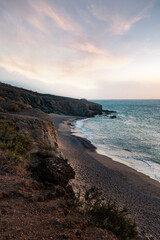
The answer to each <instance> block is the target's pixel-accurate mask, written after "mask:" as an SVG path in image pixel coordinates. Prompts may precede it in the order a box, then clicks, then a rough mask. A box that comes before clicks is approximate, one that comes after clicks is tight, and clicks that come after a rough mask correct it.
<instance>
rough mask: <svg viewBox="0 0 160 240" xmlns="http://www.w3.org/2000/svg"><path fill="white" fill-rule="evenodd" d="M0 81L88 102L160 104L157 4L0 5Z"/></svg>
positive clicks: (132, 0) (85, 0) (73, 1)
mask: <svg viewBox="0 0 160 240" xmlns="http://www.w3.org/2000/svg"><path fill="white" fill-rule="evenodd" d="M0 81H2V82H4V83H9V84H12V85H14V86H19V87H23V88H27V89H31V90H33V91H37V92H41V93H51V94H55V95H61V96H68V97H75V98H87V99H160V1H159V0H112V1H111V0H23V1H22V0H0Z"/></svg>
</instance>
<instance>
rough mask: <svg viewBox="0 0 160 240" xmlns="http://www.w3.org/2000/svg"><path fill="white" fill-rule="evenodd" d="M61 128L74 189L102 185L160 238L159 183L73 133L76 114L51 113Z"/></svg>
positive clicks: (143, 228) (60, 138) (62, 146)
mask: <svg viewBox="0 0 160 240" xmlns="http://www.w3.org/2000/svg"><path fill="white" fill-rule="evenodd" d="M51 116H52V118H53V119H54V122H55V126H56V129H57V132H58V145H59V147H60V149H61V150H62V152H63V154H64V155H65V157H66V158H68V160H69V163H70V165H71V166H72V167H73V169H74V170H75V172H76V178H75V180H73V181H72V186H73V188H74V190H75V191H78V190H81V191H84V190H85V189H86V188H88V187H90V186H97V187H100V188H102V190H103V192H104V196H105V198H106V199H110V198H112V199H113V200H115V201H116V202H117V203H118V205H119V206H120V207H123V206H126V207H127V208H128V210H129V213H130V216H132V217H133V218H134V219H135V221H136V223H137V225H138V226H139V229H140V231H141V232H143V231H144V232H145V233H147V235H148V236H150V235H151V236H153V237H154V239H157V240H160V183H159V182H157V181H155V180H153V179H151V178H149V177H148V176H146V175H144V174H142V173H139V172H137V171H136V170H134V169H132V168H129V167H128V166H126V165H123V164H121V163H118V162H116V161H113V160H112V159H111V158H109V157H106V156H103V155H100V154H97V153H96V151H95V148H94V146H93V145H92V144H91V143H90V142H89V141H88V140H86V139H84V138H81V137H77V136H73V135H72V134H71V131H70V122H72V121H73V120H75V119H76V118H75V117H68V116H63V115H57V114H51Z"/></svg>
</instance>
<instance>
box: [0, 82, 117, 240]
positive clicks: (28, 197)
mask: <svg viewBox="0 0 160 240" xmlns="http://www.w3.org/2000/svg"><path fill="white" fill-rule="evenodd" d="M41 109H42V110H43V111H45V112H58V113H61V114H62V113H65V114H76V115H82V116H91V115H93V114H96V113H98V112H100V110H101V106H100V105H97V104H92V103H90V102H88V101H86V100H76V99H69V98H63V97H55V96H50V95H42V94H38V93H33V92H31V91H27V90H24V89H19V88H15V87H11V86H9V85H5V84H2V83H1V84H0V218H1V226H0V236H1V237H0V239H10V240H11V239H15V240H19V239H35V240H36V239H46V240H47V239H62V240H63V239H75V240H76V239H77V240H78V239H86V240H87V239H88V240H89V239H108V240H116V239H117V238H116V237H114V236H113V234H112V233H108V231H107V230H102V229H97V228H96V227H94V226H90V224H89V220H88V219H87V218H86V217H83V216H82V215H81V214H79V213H75V212H74V211H73V210H72V207H73V204H74V200H75V194H74V192H73V189H72V187H71V186H70V185H69V181H70V179H73V178H74V176H75V172H74V170H73V169H72V168H71V166H70V165H69V164H68V160H67V159H65V157H64V156H63V154H62V153H61V152H60V150H59V148H58V144H57V132H56V129H55V125H54V121H53V120H52V119H51V117H50V116H49V115H48V114H46V113H45V112H43V111H42V110H41Z"/></svg>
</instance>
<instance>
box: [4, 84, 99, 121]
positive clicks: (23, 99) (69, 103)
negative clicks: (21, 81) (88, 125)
mask: <svg viewBox="0 0 160 240" xmlns="http://www.w3.org/2000/svg"><path fill="white" fill-rule="evenodd" d="M26 108H27V109H28V108H38V109H40V110H42V111H43V112H46V113H57V114H65V115H73V116H84V117H92V116H94V115H96V114H102V106H101V105H100V104H97V103H93V102H89V101H87V100H85V99H75V98H68V97H60V96H55V95H50V94H40V93H37V92H33V91H29V90H25V89H22V88H18V87H13V86H11V85H8V84H4V83H0V111H17V112H18V111H20V110H23V109H26Z"/></svg>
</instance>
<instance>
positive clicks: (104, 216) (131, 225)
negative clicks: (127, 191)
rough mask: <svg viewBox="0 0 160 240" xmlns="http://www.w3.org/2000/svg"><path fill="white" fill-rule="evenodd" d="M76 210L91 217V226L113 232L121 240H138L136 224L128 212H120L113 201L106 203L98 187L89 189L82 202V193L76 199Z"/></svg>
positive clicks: (124, 210)
mask: <svg viewBox="0 0 160 240" xmlns="http://www.w3.org/2000/svg"><path fill="white" fill-rule="evenodd" d="M73 209H74V210H78V211H79V212H81V213H82V214H84V215H85V216H88V217H89V220H90V224H92V225H95V226H96V227H100V228H103V229H106V230H109V231H111V232H113V233H114V234H115V235H116V236H117V237H118V238H119V239H121V240H131V239H137V237H138V233H137V229H136V224H135V222H134V221H133V220H132V219H130V218H128V217H127V215H128V210H127V209H126V208H123V209H122V210H120V209H119V208H118V206H117V204H116V203H115V202H113V201H112V200H110V201H108V202H105V201H104V200H103V199H102V192H101V191H100V189H98V188H96V187H92V188H90V189H88V190H87V191H86V193H85V195H84V197H83V198H82V200H81V196H80V193H79V194H78V196H77V197H76V199H75V202H74V205H73Z"/></svg>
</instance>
